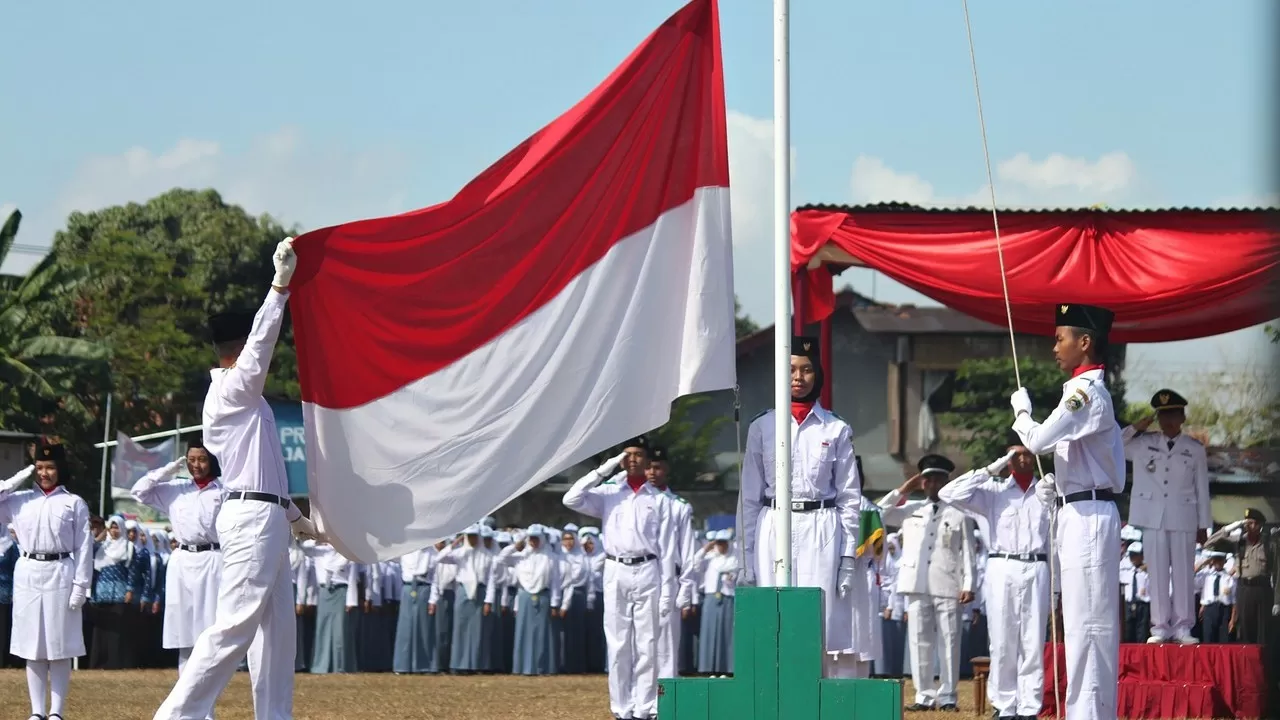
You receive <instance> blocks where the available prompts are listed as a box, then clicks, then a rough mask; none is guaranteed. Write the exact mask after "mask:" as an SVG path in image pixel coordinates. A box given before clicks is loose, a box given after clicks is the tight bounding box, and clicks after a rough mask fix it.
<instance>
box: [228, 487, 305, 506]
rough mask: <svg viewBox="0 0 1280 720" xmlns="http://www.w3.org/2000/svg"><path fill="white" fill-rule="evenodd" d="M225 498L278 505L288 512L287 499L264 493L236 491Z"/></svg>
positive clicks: (288, 503)
mask: <svg viewBox="0 0 1280 720" xmlns="http://www.w3.org/2000/svg"><path fill="white" fill-rule="evenodd" d="M227 497H228V498H229V499H231V500H256V501H258V502H264V503H271V504H272V505H279V506H280V507H282V508H284V509H285V510H288V509H289V505H290V502H289V498H282V497H280V496H279V495H272V494H271V493H264V492H252V491H247V492H246V491H244V490H236V491H235V492H230V493H227Z"/></svg>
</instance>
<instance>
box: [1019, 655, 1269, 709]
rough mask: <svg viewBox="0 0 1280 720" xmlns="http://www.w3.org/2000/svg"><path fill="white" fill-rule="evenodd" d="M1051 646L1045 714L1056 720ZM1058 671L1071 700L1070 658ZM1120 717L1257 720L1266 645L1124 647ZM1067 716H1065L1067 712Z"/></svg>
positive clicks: (1060, 660)
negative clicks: (1068, 680) (1069, 687)
mask: <svg viewBox="0 0 1280 720" xmlns="http://www.w3.org/2000/svg"><path fill="white" fill-rule="evenodd" d="M1053 647H1054V646H1053V645H1051V644H1048V643H1046V644H1045V651H1044V666H1045V688H1044V709H1043V710H1041V712H1040V717H1042V718H1044V717H1053V716H1054V697H1053V651H1052V648H1053ZM1058 648H1059V654H1058V663H1059V666H1058V670H1059V683H1060V684H1061V690H1062V697H1063V701H1064V702H1065V701H1066V696H1067V673H1066V669H1067V665H1066V655H1065V654H1064V653H1063V652H1062V646H1061V645H1059V646H1058ZM1118 704H1119V716H1120V717H1122V718H1127V719H1128V720H1139V719H1140V718H1206V719H1208V718H1220V717H1237V718H1257V717H1261V716H1262V710H1263V708H1265V707H1266V675H1265V673H1264V671H1263V667H1262V647H1261V646H1260V645H1234V644H1233V645H1187V646H1184V645H1121V646H1120V693H1119V698H1118ZM1064 714H1065V712H1064Z"/></svg>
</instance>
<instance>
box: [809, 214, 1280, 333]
mask: <svg viewBox="0 0 1280 720" xmlns="http://www.w3.org/2000/svg"><path fill="white" fill-rule="evenodd" d="M1278 230H1280V212H1277V211H1239V212H1197V211H1173V210H1171V211H1158V212H1113V211H1101V210H1099V211H1093V210H1081V211H1061V212H1038V213H1021V212H1020V213H1008V214H1004V215H1002V216H1001V217H1000V235H1001V246H1002V248H1003V251H1004V262H1005V269H1006V275H1007V277H1008V281H1009V295H1010V300H1011V302H1012V305H1013V318H1014V327H1015V328H1016V329H1017V330H1018V331H1020V332H1025V333H1032V334H1037V335H1052V334H1053V317H1054V310H1053V308H1054V306H1055V305H1057V304H1059V303H1062V302H1079V303H1089V304H1093V305H1101V306H1103V307H1106V308H1110V309H1112V310H1115V311H1116V313H1117V317H1116V324H1115V327H1114V329H1113V332H1112V335H1111V339H1112V340H1114V341H1116V342H1167V341H1173V340H1187V339H1192V338H1197V337H1205V336H1208V335H1216V334H1218V333H1223V332H1229V331H1231V330H1238V329H1241V328H1245V327H1250V326H1252V325H1257V324H1259V323H1263V322H1267V321H1269V320H1272V319H1274V318H1276V317H1277V315H1278V314H1280V313H1277V310H1276V303H1277V299H1280V281H1278V280H1277V276H1278V275H1280V273H1277V270H1278V269H1280V232H1278ZM828 243H832V244H834V245H835V246H837V247H839V248H840V249H841V250H843V251H845V252H847V253H848V254H849V255H851V256H853V257H855V258H857V259H858V260H860V261H861V262H862V263H864V264H866V266H867V267H870V268H873V269H875V270H879V271H880V272H883V273H884V274H885V275H888V276H889V277H891V278H893V279H894V280H897V281H898V282H900V283H902V284H904V285H906V286H908V287H910V288H912V289H914V290H916V291H918V292H921V293H923V294H925V295H927V296H929V297H930V298H933V299H934V300H937V301H938V302H940V303H942V304H943V305H946V306H947V307H950V308H954V309H956V310H959V311H961V312H963V313H965V314H967V315H971V316H973V317H976V318H979V319H981V320H985V321H987V322H990V323H993V324H996V325H1001V326H1004V325H1006V323H1007V320H1006V317H1005V309H1004V299H1003V297H1004V296H1003V292H1002V290H1001V283H1000V263H999V260H998V257H997V254H996V243H995V233H994V232H993V230H992V221H991V215H990V214H989V213H982V212H955V213H939V212H865V213H859V214H850V213H845V212H838V211H830V210H803V211H798V212H795V213H792V215H791V267H792V272H793V284H792V291H793V294H797V295H802V297H803V299H802V300H801V299H799V298H798V299H797V301H796V307H797V308H802V312H803V313H804V318H805V322H817V321H819V320H821V319H822V318H824V317H826V316H827V315H829V314H830V313H831V311H832V310H833V308H834V307H835V296H834V293H833V290H832V278H831V275H830V273H829V272H827V271H826V270H824V269H821V268H819V269H817V270H816V271H809V272H808V282H804V283H801V282H796V281H795V278H797V277H799V276H801V275H803V274H804V268H805V267H806V266H807V265H808V262H809V260H810V259H811V258H813V257H814V256H815V255H816V254H817V253H818V251H819V250H821V249H822V248H823V247H824V246H825V245H827V244H828Z"/></svg>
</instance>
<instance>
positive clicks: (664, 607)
mask: <svg viewBox="0 0 1280 720" xmlns="http://www.w3.org/2000/svg"><path fill="white" fill-rule="evenodd" d="M670 614H671V596H670V595H667V594H666V593H663V594H662V595H660V596H659V597H658V615H660V616H661V617H664V618H665V617H666V616H668V615H670Z"/></svg>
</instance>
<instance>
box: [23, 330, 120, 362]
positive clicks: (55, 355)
mask: <svg viewBox="0 0 1280 720" xmlns="http://www.w3.org/2000/svg"><path fill="white" fill-rule="evenodd" d="M15 354H16V356H17V357H19V358H22V359H23V360H24V361H26V362H27V363H28V364H30V365H37V366H40V367H49V366H54V365H57V366H67V367H70V366H74V365H82V364H87V363H97V362H100V361H102V360H106V359H107V357H108V356H109V353H108V351H107V348H106V347H105V346H103V345H101V344H99V343H95V342H92V341H89V340H82V339H80V338H69V337H61V336H57V335H39V336H36V337H32V338H27V339H25V340H21V341H19V342H18V347H17V352H16V353H15Z"/></svg>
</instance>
